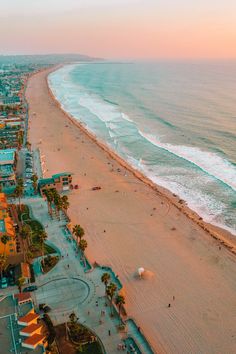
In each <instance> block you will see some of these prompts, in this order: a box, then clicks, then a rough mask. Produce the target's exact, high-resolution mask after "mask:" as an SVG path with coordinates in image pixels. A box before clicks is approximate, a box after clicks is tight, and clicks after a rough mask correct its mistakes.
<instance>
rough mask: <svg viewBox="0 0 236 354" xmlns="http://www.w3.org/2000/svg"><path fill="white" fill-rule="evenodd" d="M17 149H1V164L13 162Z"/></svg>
mask: <svg viewBox="0 0 236 354" xmlns="http://www.w3.org/2000/svg"><path fill="white" fill-rule="evenodd" d="M15 153H16V149H4V150H0V164H9V163H10V162H11V163H13V162H14V159H15Z"/></svg>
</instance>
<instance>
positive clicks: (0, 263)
mask: <svg viewBox="0 0 236 354" xmlns="http://www.w3.org/2000/svg"><path fill="white" fill-rule="evenodd" d="M6 263H7V257H6V256H5V255H4V254H0V274H1V278H2V272H3V270H4V269H5V266H6Z"/></svg>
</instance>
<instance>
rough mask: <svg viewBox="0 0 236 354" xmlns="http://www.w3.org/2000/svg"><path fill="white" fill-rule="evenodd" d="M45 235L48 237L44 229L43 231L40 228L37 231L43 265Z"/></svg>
mask: <svg viewBox="0 0 236 354" xmlns="http://www.w3.org/2000/svg"><path fill="white" fill-rule="evenodd" d="M47 237H48V235H47V233H46V231H44V230H41V231H40V232H39V233H38V238H39V243H40V246H41V256H42V263H43V265H44V242H45V241H46V239H47Z"/></svg>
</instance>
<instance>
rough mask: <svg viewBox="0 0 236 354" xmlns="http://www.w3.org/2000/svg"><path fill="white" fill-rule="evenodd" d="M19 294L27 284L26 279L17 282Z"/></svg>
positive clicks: (19, 279)
mask: <svg viewBox="0 0 236 354" xmlns="http://www.w3.org/2000/svg"><path fill="white" fill-rule="evenodd" d="M16 284H17V286H18V289H19V292H20V293H21V292H22V286H23V285H24V284H25V278H24V277H20V278H18V280H17V282H16Z"/></svg>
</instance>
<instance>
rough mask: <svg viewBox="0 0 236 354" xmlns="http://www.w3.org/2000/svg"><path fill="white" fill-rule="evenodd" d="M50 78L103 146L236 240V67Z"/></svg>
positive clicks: (136, 67)
mask: <svg viewBox="0 0 236 354" xmlns="http://www.w3.org/2000/svg"><path fill="white" fill-rule="evenodd" d="M48 80H49V85H50V87H51V89H52V91H53V93H54V95H55V96H56V98H57V99H58V100H59V101H60V103H61V105H62V107H63V108H64V109H65V110H66V111H67V112H69V113H70V114H71V115H73V116H74V117H75V118H76V119H78V120H79V121H80V122H83V123H84V125H85V126H86V127H87V129H88V130H90V131H91V132H93V133H94V134H95V135H96V136H97V137H98V138H99V139H100V140H101V141H103V142H105V143H106V144H107V145H109V146H110V147H111V148H112V149H113V150H115V151H116V152H117V153H118V154H119V155H120V156H121V157H123V158H124V159H125V160H127V161H128V162H129V163H130V164H131V165H133V166H134V167H135V168H137V169H139V170H141V171H142V172H143V173H144V174H146V175H147V176H148V177H149V178H151V179H152V180H153V181H154V182H156V183H158V184H160V185H162V186H164V187H166V188H168V189H169V190H171V191H172V192H173V193H176V194H178V195H179V196H180V197H181V198H183V199H184V200H186V201H187V203H188V205H189V206H190V207H191V208H192V209H194V210H195V211H197V212H198V213H199V214H200V215H201V216H202V217H203V218H204V220H206V221H208V222H211V223H213V224H215V225H218V226H221V227H223V228H225V229H228V230H230V231H231V232H233V233H234V234H236V63H235V62H234V63H233V62H221V63H220V62H212V63H210V62H200V63H184V62H176V63H174V62H169V63H164V62H157V63H127V64H126V63H123V64H122V63H92V64H91V63H89V64H75V65H68V66H65V67H63V68H61V69H59V70H57V71H55V72H54V73H52V74H50V75H49V79H48Z"/></svg>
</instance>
